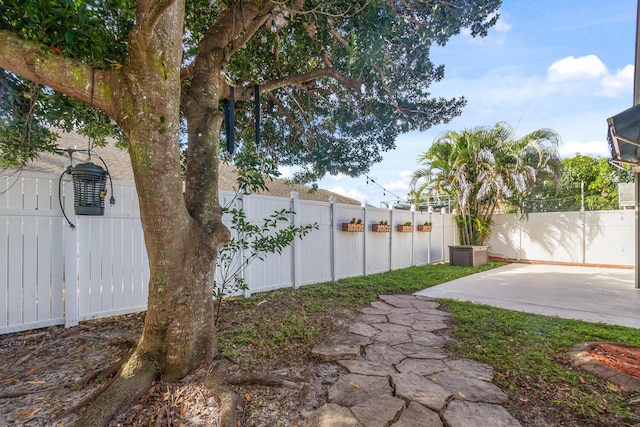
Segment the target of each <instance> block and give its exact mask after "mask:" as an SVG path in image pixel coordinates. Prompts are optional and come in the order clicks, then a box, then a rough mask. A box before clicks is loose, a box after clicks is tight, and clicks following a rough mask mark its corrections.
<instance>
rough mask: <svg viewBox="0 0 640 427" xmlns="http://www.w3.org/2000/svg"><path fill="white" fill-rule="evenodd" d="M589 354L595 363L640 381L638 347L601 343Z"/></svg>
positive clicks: (639, 351) (639, 354) (639, 350)
mask: <svg viewBox="0 0 640 427" xmlns="http://www.w3.org/2000/svg"><path fill="white" fill-rule="evenodd" d="M590 353H591V357H593V359H594V360H595V361H596V362H598V363H600V364H602V365H605V366H607V367H609V368H612V369H614V370H616V371H618V372H621V373H623V374H627V375H631V376H632V377H636V378H639V379H640V347H637V346H625V345H616V344H609V343H602V344H598V345H596V346H594V347H593V348H591V351H590Z"/></svg>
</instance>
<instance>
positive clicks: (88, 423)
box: [76, 353, 156, 427]
mask: <svg viewBox="0 0 640 427" xmlns="http://www.w3.org/2000/svg"><path fill="white" fill-rule="evenodd" d="M155 377H156V369H155V366H154V365H153V364H152V363H151V362H149V361H148V360H145V358H144V357H142V356H141V355H140V354H138V353H134V354H133V355H132V356H131V357H130V358H129V359H128V360H127V363H125V364H124V366H123V367H122V368H121V369H120V371H118V374H117V375H116V376H115V377H114V379H113V380H112V381H111V382H110V383H109V384H108V385H107V386H106V387H105V388H103V389H102V390H101V391H99V392H98V394H97V395H95V400H93V401H92V402H91V403H90V404H89V406H88V408H87V409H86V410H85V411H84V412H83V413H82V415H81V416H80V418H79V419H78V421H77V422H76V427H106V426H107V425H108V424H109V422H110V421H111V419H112V418H113V417H115V416H116V415H117V414H118V413H119V412H120V411H121V410H122V409H123V408H126V407H128V406H130V405H132V404H133V403H135V402H136V401H137V400H138V399H140V398H141V397H142V396H143V395H144V393H145V392H146V391H147V390H148V389H149V387H151V384H152V383H153V380H154V379H155Z"/></svg>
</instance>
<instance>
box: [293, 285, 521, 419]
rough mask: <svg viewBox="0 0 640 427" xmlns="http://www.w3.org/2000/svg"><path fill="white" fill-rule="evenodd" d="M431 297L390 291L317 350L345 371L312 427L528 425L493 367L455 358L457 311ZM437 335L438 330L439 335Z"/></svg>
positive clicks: (316, 412) (316, 351)
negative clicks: (451, 344)
mask: <svg viewBox="0 0 640 427" xmlns="http://www.w3.org/2000/svg"><path fill="white" fill-rule="evenodd" d="M438 306H439V304H438V303H437V302H436V301H435V300H433V299H432V298H428V297H421V296H414V295H382V296H380V301H376V302H374V303H372V304H371V305H370V306H369V307H366V308H364V309H362V310H361V312H362V314H361V315H360V316H359V317H358V318H357V319H356V323H354V324H352V325H351V326H350V327H349V332H348V333H346V334H343V335H340V336H337V337H335V339H334V340H333V342H331V343H329V344H326V345H322V346H318V347H316V348H314V350H313V353H314V355H315V356H316V357H318V358H319V359H321V360H325V361H335V362H336V363H338V364H339V365H341V366H342V367H343V368H344V373H343V374H340V376H339V378H338V380H337V381H336V382H335V383H334V384H332V385H331V386H330V387H329V391H328V402H329V403H327V404H325V405H323V406H322V407H320V408H318V409H316V410H315V411H313V412H312V413H311V414H310V416H309V417H308V418H307V419H306V420H305V423H304V426H306V427H332V426H333V427H343V426H361V427H362V426H364V427H385V426H395V427H405V426H406V427H415V426H424V427H466V426H474V427H475V426H478V425H486V426H492V427H511V426H520V423H519V422H518V420H516V419H515V418H514V417H513V416H512V415H511V414H509V413H508V412H507V411H506V410H505V409H504V408H503V407H502V403H504V402H505V401H506V400H507V395H506V394H505V393H504V392H503V391H502V390H500V388H498V387H497V386H496V385H495V384H493V383H492V382H491V381H492V379H493V369H492V368H491V366H488V365H485V364H482V363H479V362H475V361H472V360H466V359H450V358H449V357H448V355H447V353H446V352H445V351H444V346H445V344H446V343H447V340H448V339H449V338H448V336H447V331H446V330H447V323H446V320H447V318H448V317H449V316H450V315H449V313H447V312H445V311H443V310H439V309H438ZM436 332H437V333H436Z"/></svg>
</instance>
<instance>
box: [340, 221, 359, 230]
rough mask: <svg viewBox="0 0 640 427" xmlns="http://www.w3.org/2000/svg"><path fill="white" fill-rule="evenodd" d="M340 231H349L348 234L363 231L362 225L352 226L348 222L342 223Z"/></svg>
mask: <svg viewBox="0 0 640 427" xmlns="http://www.w3.org/2000/svg"><path fill="white" fill-rule="evenodd" d="M342 231H349V232H359V231H364V224H352V223H350V222H343V223H342Z"/></svg>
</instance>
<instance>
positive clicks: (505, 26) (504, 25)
mask: <svg viewBox="0 0 640 427" xmlns="http://www.w3.org/2000/svg"><path fill="white" fill-rule="evenodd" d="M493 28H495V29H496V31H497V32H499V33H507V32H509V31H511V24H509V23H508V22H507V21H506V20H505V19H504V17H502V16H501V17H500V19H498V22H496V25H495V26H494V27H493Z"/></svg>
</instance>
